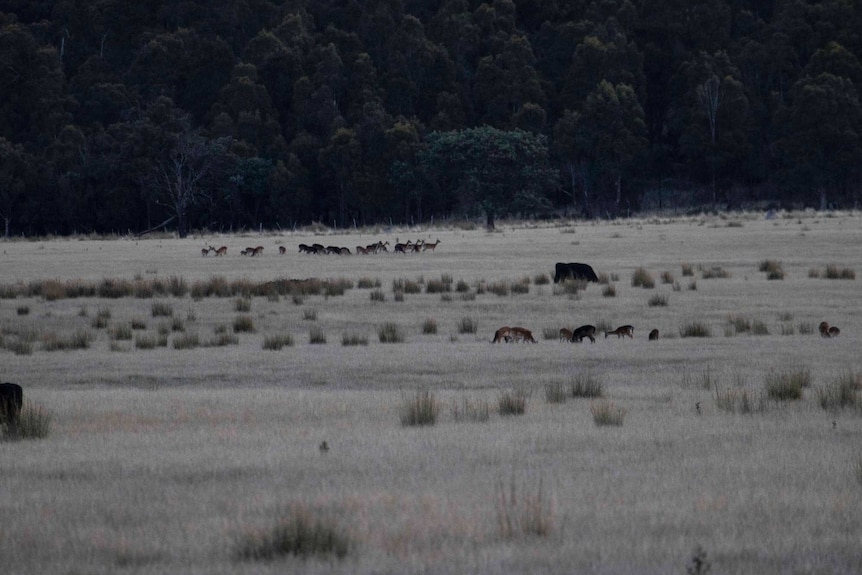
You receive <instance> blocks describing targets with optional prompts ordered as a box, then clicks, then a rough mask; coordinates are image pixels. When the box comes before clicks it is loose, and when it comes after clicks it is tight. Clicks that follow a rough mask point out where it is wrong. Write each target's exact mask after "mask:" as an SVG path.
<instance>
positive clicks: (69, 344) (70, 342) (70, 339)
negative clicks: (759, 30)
mask: <svg viewBox="0 0 862 575" xmlns="http://www.w3.org/2000/svg"><path fill="white" fill-rule="evenodd" d="M129 339H130V338H129ZM92 341H93V335H92V334H91V333H90V332H88V331H85V330H83V329H79V330H77V331H76V332H75V333H73V334H71V335H69V336H66V337H60V336H58V335H57V334H55V333H53V332H51V333H47V334H45V335H43V336H42V349H43V350H44V351H60V350H71V349H87V348H89V347H90V342H92Z"/></svg>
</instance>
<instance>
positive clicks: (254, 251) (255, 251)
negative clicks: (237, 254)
mask: <svg viewBox="0 0 862 575" xmlns="http://www.w3.org/2000/svg"><path fill="white" fill-rule="evenodd" d="M262 253H263V246H257V247H254V248H251V254H250V255H252V256H259V255H260V254H262Z"/></svg>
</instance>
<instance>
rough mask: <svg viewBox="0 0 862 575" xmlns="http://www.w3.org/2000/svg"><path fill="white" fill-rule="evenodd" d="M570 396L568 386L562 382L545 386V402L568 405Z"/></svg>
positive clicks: (554, 382)
mask: <svg viewBox="0 0 862 575" xmlns="http://www.w3.org/2000/svg"><path fill="white" fill-rule="evenodd" d="M566 399H568V394H567V393H566V386H565V384H564V383H563V382H561V381H553V382H551V383H548V384H546V385H545V401H547V402H548V403H566Z"/></svg>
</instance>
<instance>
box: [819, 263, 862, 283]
mask: <svg viewBox="0 0 862 575" xmlns="http://www.w3.org/2000/svg"><path fill="white" fill-rule="evenodd" d="M823 277H824V278H826V279H828V280H855V279H856V272H855V271H853V270H852V269H851V268H844V267H841V266H838V265H836V264H827V266H826V268H825V270H824V271H823Z"/></svg>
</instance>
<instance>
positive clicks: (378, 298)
mask: <svg viewBox="0 0 862 575" xmlns="http://www.w3.org/2000/svg"><path fill="white" fill-rule="evenodd" d="M368 297H369V299H370V300H371V301H372V302H384V301H386V294H384V293H383V290H380V289H375V290H373V291H371V292H370V293H369V294H368Z"/></svg>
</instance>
